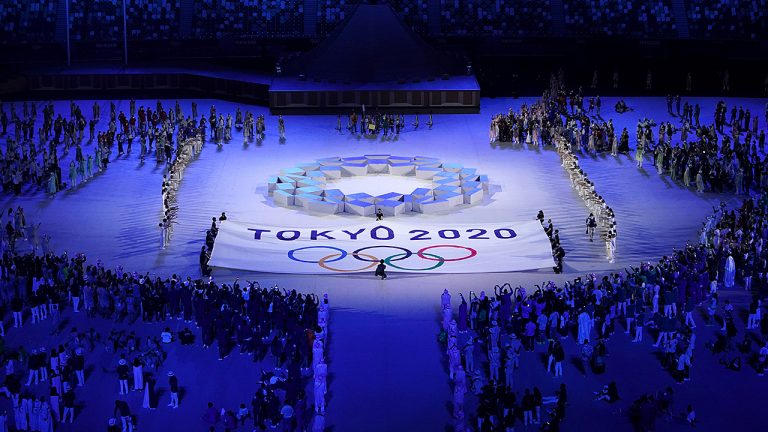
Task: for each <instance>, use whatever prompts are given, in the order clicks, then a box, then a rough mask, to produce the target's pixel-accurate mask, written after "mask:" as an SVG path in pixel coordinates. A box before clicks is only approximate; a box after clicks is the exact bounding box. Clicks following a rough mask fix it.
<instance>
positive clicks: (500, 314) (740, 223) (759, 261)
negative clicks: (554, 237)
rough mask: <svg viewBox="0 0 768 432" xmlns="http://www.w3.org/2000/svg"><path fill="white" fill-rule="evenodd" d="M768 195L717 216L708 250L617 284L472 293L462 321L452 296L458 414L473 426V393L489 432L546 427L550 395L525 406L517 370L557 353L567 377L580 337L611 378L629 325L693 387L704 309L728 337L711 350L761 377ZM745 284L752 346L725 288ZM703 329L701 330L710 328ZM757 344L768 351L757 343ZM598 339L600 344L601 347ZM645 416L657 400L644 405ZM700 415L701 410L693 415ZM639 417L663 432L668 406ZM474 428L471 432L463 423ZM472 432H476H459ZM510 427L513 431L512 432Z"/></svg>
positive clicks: (766, 330) (708, 227)
mask: <svg viewBox="0 0 768 432" xmlns="http://www.w3.org/2000/svg"><path fill="white" fill-rule="evenodd" d="M766 241H768V195H766V194H763V195H762V196H759V197H757V196H756V197H752V198H747V199H745V200H744V201H743V203H742V205H741V207H739V208H738V209H736V210H727V209H726V207H725V204H721V205H720V206H719V207H715V208H714V211H713V213H712V214H711V215H710V216H709V217H708V218H707V220H706V221H705V223H704V226H703V228H702V230H701V233H700V239H699V243H698V244H687V245H686V246H685V247H684V248H681V249H676V250H674V251H673V253H672V254H671V255H669V256H665V257H663V258H662V259H660V260H659V261H658V262H657V263H655V264H654V263H651V262H643V263H641V264H640V265H639V266H638V267H630V268H629V269H625V271H624V272H623V273H622V272H616V273H611V274H609V275H605V276H602V277H600V276H598V275H595V274H589V275H586V276H585V277H583V278H582V277H579V278H576V279H575V280H574V281H573V282H566V283H565V285H563V286H557V285H556V284H554V283H553V282H549V283H547V284H543V286H538V285H537V286H536V290H535V291H533V292H530V291H528V290H526V289H525V288H522V287H518V288H516V289H512V288H511V286H509V285H508V284H505V285H504V286H501V287H499V286H497V287H496V288H495V289H494V292H493V293H488V294H486V293H485V292H484V291H483V292H480V294H479V295H475V294H474V293H473V292H470V293H469V296H468V298H465V297H464V295H463V294H460V298H461V301H460V305H459V306H458V311H457V312H456V313H455V312H454V309H453V304H452V301H451V295H450V293H449V292H448V290H446V291H445V292H444V293H443V295H442V300H441V304H442V311H443V314H442V328H443V331H442V333H441V337H440V338H439V339H440V341H441V342H442V343H444V348H445V350H446V353H447V357H448V364H449V373H450V378H451V379H452V381H453V385H454V415H455V418H456V420H457V424H458V425H462V424H465V423H466V415H465V413H464V395H465V394H466V393H467V392H469V391H471V392H472V393H473V394H475V395H476V396H477V397H478V404H479V405H478V408H477V413H476V416H477V430H480V431H491V430H502V429H503V428H504V427H506V428H513V427H514V425H515V423H516V422H518V421H520V420H522V421H523V422H524V423H525V424H526V425H528V424H530V423H535V422H539V421H543V420H542V417H541V414H540V409H541V406H542V404H543V405H546V404H547V398H542V396H541V392H539V391H538V389H535V390H534V392H533V393H531V392H529V391H528V390H526V392H525V394H524V395H523V396H522V398H521V399H518V395H517V393H516V388H515V384H514V382H515V379H514V377H515V374H516V373H517V372H516V370H517V369H518V368H520V367H521V366H520V364H521V361H520V358H521V353H522V352H523V351H534V350H535V349H536V344H537V343H538V344H540V345H547V346H548V348H547V351H546V354H547V361H546V362H545V363H546V369H547V372H548V373H552V374H554V376H555V377H559V376H562V374H563V373H564V372H563V371H564V369H563V362H564V359H565V347H566V346H568V345H566V344H565V343H564V342H565V339H568V338H569V337H570V335H571V334H572V333H571V329H572V328H575V330H576V331H575V334H576V343H577V345H576V349H578V351H579V352H578V353H576V354H578V356H579V358H581V365H580V366H578V368H579V369H581V370H580V372H581V373H583V374H586V373H588V372H589V371H591V372H592V373H595V374H602V373H604V371H605V369H606V366H607V357H606V356H607V349H606V344H605V341H606V340H608V339H609V338H611V337H612V335H613V334H614V333H615V332H616V330H617V323H618V325H619V326H623V327H624V330H625V331H624V333H626V334H629V335H630V336H629V337H631V341H632V342H635V343H642V342H643V334H644V333H643V329H644V328H650V329H653V330H654V331H655V332H656V337H655V338H654V340H653V342H654V343H653V344H652V347H653V348H654V349H658V350H659V351H660V356H659V358H660V359H661V360H660V361H661V363H662V367H663V368H664V369H665V370H667V371H668V372H669V373H670V374H671V375H672V376H673V377H674V379H675V380H676V381H677V382H678V383H684V382H685V381H687V380H688V379H689V378H690V374H691V368H692V366H693V364H694V348H695V346H696V331H695V329H696V328H697V323H696V320H695V319H694V316H693V314H694V312H695V311H696V310H697V309H698V310H701V311H702V312H703V315H704V316H705V318H706V323H707V324H708V325H716V326H717V328H719V331H718V332H716V335H715V338H714V339H713V340H711V341H708V342H706V343H705V346H706V347H707V348H708V349H709V350H711V351H712V352H713V353H714V354H716V355H718V356H719V359H718V360H719V363H720V364H722V365H723V366H724V367H725V368H728V369H731V370H741V366H742V364H753V365H754V367H755V370H756V371H757V373H758V374H759V375H762V374H763V372H764V371H765V369H766V367H768V320H763V319H762V307H763V305H762V303H761V300H760V299H761V297H762V296H763V295H764V293H765V291H766V289H768V248H766V247H765V244H766ZM735 287H738V288H741V289H743V290H745V291H747V293H748V294H750V295H751V296H752V301H751V303H750V305H749V307H748V319H747V321H746V326H745V331H744V332H743V336H744V337H743V340H739V338H738V336H739V330H738V329H737V327H736V324H735V323H736V320H737V319H738V311H736V310H735V309H734V306H733V305H732V304H731V303H730V302H729V301H725V302H724V303H723V304H721V303H720V302H719V300H718V290H719V289H721V288H725V289H733V288H735ZM699 324H701V323H699ZM753 337H754V338H757V339H758V340H760V341H761V342H760V343H759V345H758V346H753V342H752V340H753ZM590 341H596V342H597V343H596V344H592V343H591V342H590ZM612 385H613V387H614V388H613V393H614V394H615V396H611V395H609V393H610V392H609V391H600V392H596V395H597V396H598V399H603V400H608V401H609V402H614V401H615V400H617V399H618V393H617V391H616V388H615V383H614V384H612ZM564 394H565V392H564V388H562V387H561V390H560V391H559V392H558V393H557V394H556V395H555V396H553V397H550V398H549V402H550V403H553V404H555V407H554V409H552V410H551V412H550V416H549V419H548V420H547V422H548V424H547V427H548V430H557V429H556V426H557V424H559V423H560V422H561V421H562V420H563V419H564V418H565V404H564V402H562V399H563V398H564V397H565V396H564ZM639 402H640V403H636V404H634V405H633V409H639V407H642V406H644V405H643V403H647V402H648V400H647V399H646V400H645V402H643V401H639ZM691 410H692V409H691V408H689V413H690V411H691ZM649 412H650V413H651V415H650V417H649V414H648V412H645V411H644V410H639V411H633V412H631V416H630V418H631V420H632V421H633V422H635V424H636V425H638V426H639V427H640V428H641V430H653V426H652V425H653V423H654V422H655V418H656V414H659V415H660V414H661V412H657V411H656V407H654V409H652V410H650V411H649ZM462 427H466V426H462ZM458 430H467V429H458ZM506 430H510V429H506Z"/></svg>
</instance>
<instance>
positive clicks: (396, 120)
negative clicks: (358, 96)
mask: <svg viewBox="0 0 768 432" xmlns="http://www.w3.org/2000/svg"><path fill="white" fill-rule="evenodd" d="M358 124H359V127H360V128H359V129H358ZM426 125H427V128H429V129H432V126H433V125H434V122H433V119H432V112H430V113H429V118H428V120H427V123H426ZM411 126H413V129H414V130H416V129H418V128H419V114H418V113H417V114H416V115H415V116H414V120H413V123H411ZM406 127H407V125H406V122H405V114H387V113H380V112H378V111H377V112H374V113H368V114H366V113H365V106H363V110H362V113H361V114H360V115H358V114H357V112H356V111H352V112H351V113H349V114H348V115H347V124H346V129H347V131H349V133H352V134H357V133H358V131H359V133H360V134H362V135H378V134H379V133H381V134H382V135H383V136H388V135H393V136H397V135H400V132H402V131H404V130H405V128H406ZM336 130H337V131H338V132H339V133H342V120H341V115H338V116H337V117H336Z"/></svg>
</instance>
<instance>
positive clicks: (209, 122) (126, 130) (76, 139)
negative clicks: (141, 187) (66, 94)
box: [0, 99, 285, 196]
mask: <svg viewBox="0 0 768 432" xmlns="http://www.w3.org/2000/svg"><path fill="white" fill-rule="evenodd" d="M7 108H8V111H6V104H5V103H2V102H0V123H1V124H2V135H5V136H6V146H5V148H4V149H0V177H1V178H2V181H3V190H4V191H5V192H7V193H14V194H16V195H18V194H20V193H22V187H23V185H24V184H26V183H28V184H32V185H35V186H37V187H38V188H40V189H42V190H44V191H46V192H47V193H48V194H50V195H51V196H53V195H54V194H56V193H57V192H59V191H62V190H65V189H73V188H76V187H77V186H78V185H79V184H82V183H83V182H85V181H87V180H89V179H91V178H92V177H93V176H94V175H95V174H97V173H99V172H101V171H103V170H105V169H106V168H107V166H108V165H109V163H110V161H111V155H112V152H113V149H114V148H115V147H117V148H116V150H117V156H118V157H121V156H123V155H125V154H129V153H130V152H131V150H132V147H133V145H134V144H135V143H138V145H139V147H140V150H139V158H140V159H141V160H142V161H144V160H145V159H146V158H147V157H151V156H152V155H153V154H154V156H155V158H156V160H157V162H158V163H166V164H168V163H169V161H173V160H174V154H176V155H177V154H178V152H179V151H180V150H181V147H182V146H183V143H184V142H185V141H186V140H189V139H191V138H193V137H199V139H200V140H201V141H205V140H206V139H207V138H208V139H210V140H211V141H213V142H215V143H218V144H219V145H222V144H223V143H225V142H229V141H230V140H231V139H232V127H233V126H234V127H235V128H236V129H237V130H242V131H243V136H244V140H245V142H250V141H253V140H254V139H255V140H257V141H261V140H263V139H264V138H265V131H266V125H265V119H264V116H263V115H259V116H254V114H253V113H251V112H250V111H246V112H245V114H244V115H243V112H242V111H241V110H240V108H239V107H238V108H237V112H236V113H235V118H234V120H233V118H232V115H231V114H227V115H226V116H224V114H223V113H217V111H216V107H215V106H211V107H210V112H209V114H208V116H207V117H206V116H204V115H201V116H199V115H198V114H199V113H198V105H197V102H195V101H193V102H192V112H191V115H186V116H185V113H184V112H183V111H182V108H181V105H180V104H179V102H178V101H176V103H175V105H174V106H173V107H164V106H163V104H162V103H161V102H160V101H157V104H156V105H155V107H154V109H153V107H151V106H147V107H145V106H139V107H137V104H136V101H135V100H133V99H132V100H131V101H130V102H129V106H128V112H127V113H126V112H123V111H118V110H117V106H116V105H115V103H114V102H110V104H109V119H108V122H107V126H106V128H105V129H104V130H102V131H98V132H97V131H96V128H97V125H98V124H99V122H101V121H102V118H101V106H100V105H99V104H98V102H94V103H93V106H92V107H91V118H90V120H88V119H86V115H85V113H84V109H83V107H81V106H80V105H79V104H77V103H75V102H74V101H70V103H69V113H68V114H64V115H62V113H55V112H54V106H53V103H52V102H48V103H45V104H42V113H43V124H42V125H41V126H40V127H37V126H36V122H37V109H38V104H37V103H34V102H23V104H22V108H21V112H18V111H17V106H16V103H13V102H11V103H9V104H8V107H7ZM9 127H10V128H12V129H13V130H12V131H9ZM86 128H87V129H88V136H86ZM278 133H279V136H280V139H281V140H285V120H284V119H283V118H282V116H280V117H278ZM35 134H37V136H35ZM93 142H95V145H94V147H93V150H92V152H86V151H85V150H84V147H85V146H87V145H88V144H90V143H93ZM71 150H74V154H73V155H72V157H71V160H70V162H69V164H68V165H67V164H62V160H63V159H64V158H66V157H67V156H69V155H70V151H71ZM176 159H178V155H177V156H176ZM66 167H68V171H64V169H65V168H66ZM63 171H64V172H63ZM67 180H68V182H67Z"/></svg>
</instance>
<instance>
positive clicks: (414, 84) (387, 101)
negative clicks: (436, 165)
mask: <svg viewBox="0 0 768 432" xmlns="http://www.w3.org/2000/svg"><path fill="white" fill-rule="evenodd" d="M362 105H365V106H366V108H368V107H370V108H371V109H372V110H379V111H383V112H394V113H400V112H408V113H411V112H421V113H424V112H429V111H432V112H434V113H441V114H449V113H454V114H458V113H477V112H479V111H480V84H478V82H477V79H475V77H474V76H473V75H464V76H450V77H449V76H445V77H436V78H434V79H426V80H400V81H392V82H378V83H370V84H365V83H353V82H338V81H328V80H319V79H317V80H314V79H299V78H295V77H276V78H275V79H274V80H273V81H272V85H271V86H270V88H269V107H270V110H271V112H272V113H273V114H288V113H290V114H298V113H318V112H322V113H325V114H332V113H344V114H347V113H349V111H350V110H352V109H358V108H359V107H360V106H362Z"/></svg>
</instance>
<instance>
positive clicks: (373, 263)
mask: <svg viewBox="0 0 768 432" xmlns="http://www.w3.org/2000/svg"><path fill="white" fill-rule="evenodd" d="M358 255H362V256H364V257H366V258H369V259H370V260H371V263H370V264H368V265H367V266H365V267H363V268H359V269H350V270H344V269H337V268H332V267H330V266H328V265H327V264H325V262H326V261H327V260H329V259H332V258H334V257H337V256H341V254H330V255H327V256H324V257H322V258H320V260H319V261H318V262H317V265H319V266H320V267H322V268H324V269H326V270H331V271H335V272H340V273H349V272H358V271H363V270H368V269H369V268H373V267H375V266H376V265H378V264H379V259H378V258H376V257H375V256H373V255H368V254H364V253H358Z"/></svg>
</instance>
